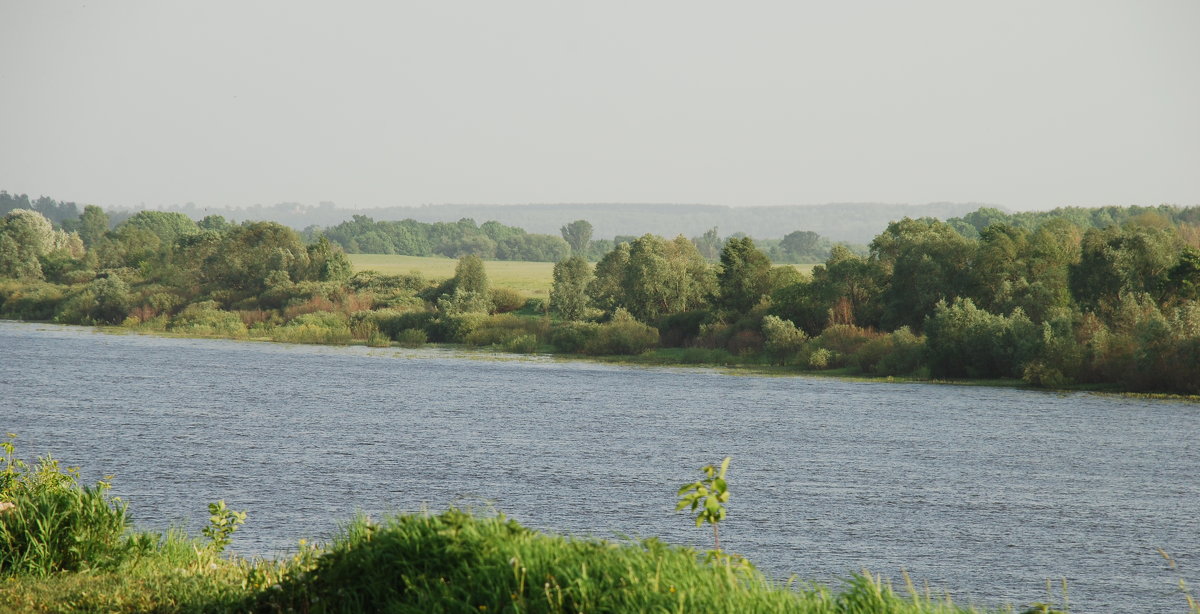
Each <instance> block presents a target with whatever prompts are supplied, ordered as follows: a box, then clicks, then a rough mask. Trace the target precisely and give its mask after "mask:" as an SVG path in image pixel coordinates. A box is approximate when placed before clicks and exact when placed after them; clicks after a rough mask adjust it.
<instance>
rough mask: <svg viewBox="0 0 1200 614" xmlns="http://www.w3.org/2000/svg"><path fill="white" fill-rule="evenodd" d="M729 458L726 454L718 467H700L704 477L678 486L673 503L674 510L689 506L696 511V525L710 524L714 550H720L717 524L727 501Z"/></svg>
mask: <svg viewBox="0 0 1200 614" xmlns="http://www.w3.org/2000/svg"><path fill="white" fill-rule="evenodd" d="M730 460H731V457H728V456H726V457H725V459H724V460H722V461H721V467H720V468H719V469H718V468H717V467H716V466H714V465H705V466H704V467H702V468H701V469H700V471H702V472H704V475H705V476H706V477H705V478H704V479H703V480H699V481H696V482H692V483H690V484H684V485H683V486H682V487H680V489H679V492H678V493H677V496H678V497H679V503H678V504H676V505H675V511H679V510H682V509H683V508H685V507H689V506H690V507H691V510H690V511H692V512H695V513H696V527H700V526H701V525H703V524H704V523H706V522H707V523H708V524H711V525H712V529H713V549H714V550H715V551H716V552H720V551H721V534H720V532H719V531H718V529H717V524H718V523H720V522H721V521H722V520H724V519H725V503H726V502H727V501H729V488H728V485H727V484H726V483H725V472H726V471H728V470H729V461H730Z"/></svg>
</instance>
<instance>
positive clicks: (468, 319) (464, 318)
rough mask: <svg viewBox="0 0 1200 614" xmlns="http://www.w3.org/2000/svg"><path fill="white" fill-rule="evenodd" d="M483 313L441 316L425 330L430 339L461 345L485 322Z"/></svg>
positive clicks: (485, 317) (485, 316)
mask: <svg viewBox="0 0 1200 614" xmlns="http://www.w3.org/2000/svg"><path fill="white" fill-rule="evenodd" d="M487 317H488V316H487V315H486V314H483V313H470V312H465V313H452V314H443V315H441V316H439V317H438V318H437V320H435V322H434V325H432V326H430V327H429V328H428V329H427V332H428V333H429V336H430V339H432V340H433V341H441V342H448V343H463V342H464V341H465V340H466V338H467V335H470V334H471V332H472V331H474V330H475V329H476V328H477V327H478V326H479V325H480V324H482V323H483V322H484V321H485V320H487Z"/></svg>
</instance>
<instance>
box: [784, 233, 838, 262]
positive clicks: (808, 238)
mask: <svg viewBox="0 0 1200 614" xmlns="http://www.w3.org/2000/svg"><path fill="white" fill-rule="evenodd" d="M779 247H780V249H782V250H783V251H784V253H785V254H787V255H788V256H789V258H790V259H791V261H792V262H821V261H822V260H825V259H826V258H828V257H829V242H828V241H823V240H822V238H821V235H819V234H817V233H815V232H812V231H811V230H796V231H794V232H789V233H787V234H786V235H783V239H781V240H780V241H779Z"/></svg>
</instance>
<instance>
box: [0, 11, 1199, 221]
mask: <svg viewBox="0 0 1200 614" xmlns="http://www.w3.org/2000/svg"><path fill="white" fill-rule="evenodd" d="M0 23H2V24H4V27H3V34H2V35H0V87H2V90H0V91H2V94H0V189H5V190H8V191H10V192H25V193H29V194H30V195H33V196H37V195H41V194H45V195H48V196H52V197H54V198H57V199H60V200H75V201H78V202H81V203H83V202H87V203H96V204H101V205H104V206H109V207H111V206H133V205H140V204H143V203H144V204H146V205H147V206H151V207H153V206H159V205H168V204H181V203H184V202H188V201H192V202H195V203H197V204H200V205H203V206H226V205H234V206H241V205H250V204H255V203H260V204H273V203H277V202H282V201H295V202H301V203H307V204H316V203H317V202H319V201H334V202H336V203H338V205H339V206H343V207H351V206H353V207H375V206H384V205H418V204H427V203H434V204H435V203H557V202H572V203H585V202H673V203H709V204H727V205H773V204H815V203H825V202H848V201H872V202H896V203H926V202H933V201H959V202H967V201H973V202H987V203H994V204H998V205H1002V206H1005V207H1009V208H1014V209H1026V208H1046V207H1052V206H1058V205H1102V204H1159V203H1163V202H1166V203H1175V204H1182V205H1195V204H1200V1H1197V0H1179V1H1175V2H1170V1H1152V0H1145V1H1142V0H1139V1H1135V0H1129V1H1126V2H1106V1H1101V0H1086V1H1080V2H1074V1H1072V2H1066V1H1061V2H1060V1H1046V0H1037V1H1005V2H970V1H963V0H951V1H946V2H890V1H889V2H832V1H822V2H795V1H789V2H697V1H696V0H688V1H681V2H653V1H649V0H640V1H636V2H619V1H613V0H606V1H604V2H567V1H562V0H552V1H549V0H548V1H545V2H525V1H504V2H497V1H486V2H452V1H437V2H433V1H430V2H386V3H384V2H380V3H359V2H296V1H288V2H241V1H238V2H219V1H211V0H206V1H205V2H188V3H182V2H164V1H145V2H134V1H121V2H100V1H98V0H76V1H75V2H70V3H64V2H45V1H29V2H24V1H14V0H0Z"/></svg>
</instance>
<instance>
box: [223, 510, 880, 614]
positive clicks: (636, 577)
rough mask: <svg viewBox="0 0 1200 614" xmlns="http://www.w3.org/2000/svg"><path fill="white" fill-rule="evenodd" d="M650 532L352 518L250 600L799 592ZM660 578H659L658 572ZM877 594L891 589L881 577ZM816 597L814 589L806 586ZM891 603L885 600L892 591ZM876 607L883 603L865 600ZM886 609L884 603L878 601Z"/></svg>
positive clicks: (632, 605) (679, 597) (398, 603)
mask: <svg viewBox="0 0 1200 614" xmlns="http://www.w3.org/2000/svg"><path fill="white" fill-rule="evenodd" d="M699 558H700V557H699V556H698V555H697V553H696V552H695V551H694V550H690V549H686V548H678V547H674V546H668V545H666V544H664V543H662V542H660V541H658V540H655V539H649V540H645V541H642V542H637V543H631V544H626V545H617V544H613V543H610V542H605V541H600V540H590V539H569V538H564V537H560V536H555V535H548V534H544V533H539V532H536V531H532V530H530V529H527V528H525V527H523V526H521V525H519V524H517V523H516V522H515V521H512V520H508V519H506V518H504V517H503V516H500V517H496V518H478V519H477V518H474V517H472V516H470V515H469V514H467V513H465V512H461V511H457V510H450V511H448V512H444V513H442V514H439V515H436V516H427V515H411V516H395V517H391V518H388V519H386V520H385V521H384V522H383V523H382V524H375V523H372V522H371V521H369V520H367V519H365V518H360V519H358V520H357V521H355V522H354V523H352V524H350V525H349V526H347V527H345V528H344V529H343V530H342V532H341V534H340V535H339V536H337V537H336V538H335V539H334V541H333V543H332V544H331V545H330V546H329V548H328V549H327V550H326V551H325V552H324V553H323V554H321V556H320V557H318V558H317V559H316V561H315V563H314V566H313V568H312V569H311V570H301V571H296V572H293V573H291V574H289V577H288V578H287V579H286V580H285V581H284V582H282V583H281V586H280V590H277V591H264V592H263V593H261V597H260V602H259V603H258V604H257V606H258V607H254V608H247V609H252V610H255V611H272V612H274V611H297V612H304V611H310V610H314V611H315V610H319V611H331V612H342V611H347V612H348V611H361V612H468V611H469V612H667V611H671V612H674V611H684V612H782V611H800V610H801V609H802V605H803V604H802V603H801V602H802V601H803V600H804V599H806V597H805V596H804V595H803V594H802V593H800V592H796V591H790V590H781V589H779V588H775V587H773V586H772V585H771V584H770V582H769V581H768V580H767V579H766V578H764V577H763V576H762V575H761V574H759V573H758V572H757V571H755V570H754V569H753V568H752V567H750V566H749V565H736V564H734V565H729V566H726V565H705V564H704V563H702V562H700V560H699ZM660 579H661V580H660ZM871 591H872V592H873V593H877V594H879V597H877V600H883V599H885V598H886V599H890V600H893V601H894V603H897V604H898V603H900V600H899V599H898V598H896V597H894V595H893V594H892V593H891V592H890V590H881V589H880V588H879V587H874V588H872V589H871ZM808 598H809V599H813V601H816V600H817V597H815V596H813V597H808ZM889 603H891V602H889ZM872 611H883V610H872ZM887 611H892V610H887Z"/></svg>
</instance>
